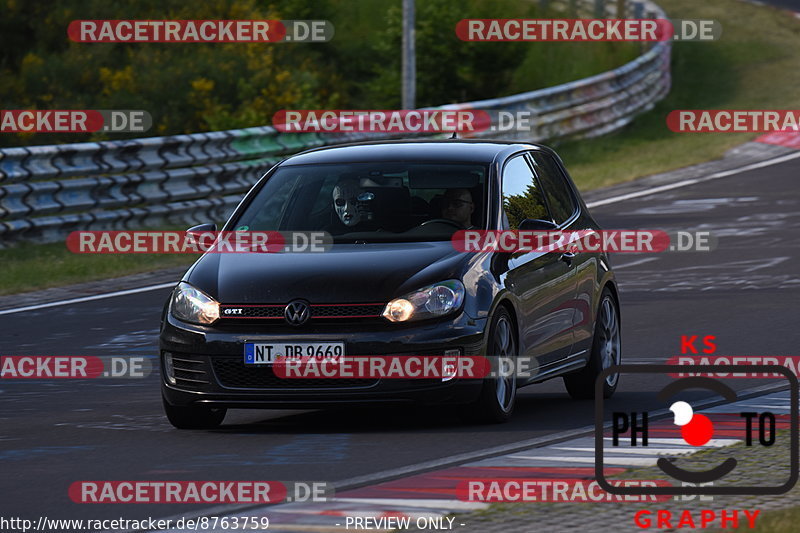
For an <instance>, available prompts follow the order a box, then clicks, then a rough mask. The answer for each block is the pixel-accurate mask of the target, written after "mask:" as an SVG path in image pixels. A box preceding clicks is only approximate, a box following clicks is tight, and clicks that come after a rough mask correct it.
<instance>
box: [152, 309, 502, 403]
mask: <svg viewBox="0 0 800 533" xmlns="http://www.w3.org/2000/svg"><path fill="white" fill-rule="evenodd" d="M485 327H486V319H479V320H473V319H472V318H470V317H468V316H467V315H466V314H465V313H463V312H462V313H459V314H458V315H456V316H455V317H453V318H448V319H445V320H441V321H435V322H425V323H419V324H416V325H415V324H413V323H412V324H409V325H400V324H390V323H369V324H361V325H357V324H351V325H339V324H336V325H315V326H310V327H302V328H293V327H291V326H279V327H275V326H271V325H270V326H260V325H259V326H250V325H248V326H234V327H226V326H219V327H216V326H215V327H205V326H196V325H193V324H186V323H184V322H181V321H179V320H177V319H175V318H174V317H172V316H170V315H169V314H168V313H167V315H166V317H165V320H164V323H163V326H162V330H161V342H160V345H161V375H162V379H161V388H162V392H163V395H164V398H165V400H166V401H167V402H168V403H170V404H171V405H176V406H188V405H205V406H213V407H227V408H276V409H300V408H322V407H334V406H337V405H339V406H341V405H353V404H375V403H376V402H382V403H423V404H457V403H467V402H470V401H472V400H475V399H476V398H477V397H478V394H479V393H480V390H481V387H482V385H483V384H482V381H481V380H476V379H459V378H454V379H451V380H449V381H444V382H443V381H442V380H441V379H353V378H351V379H284V378H279V377H277V376H275V375H274V373H273V372H272V369H271V368H270V367H269V366H258V367H252V366H245V365H244V363H243V357H244V343H245V342H253V341H256V342H258V341H262V342H266V341H275V342H283V341H286V342H289V341H294V342H316V341H343V342H344V343H345V354H346V355H371V356H380V355H426V356H434V355H439V356H440V355H443V354H444V352H445V351H446V350H452V349H456V348H458V349H460V350H461V354H462V355H464V356H470V355H481V354H483V353H485V350H484V329H485ZM165 353H170V354H172V359H173V367H174V372H175V378H176V383H174V384H173V383H169V382H168V381H167V379H166V375H167V374H166V371H165V367H164V354H165Z"/></svg>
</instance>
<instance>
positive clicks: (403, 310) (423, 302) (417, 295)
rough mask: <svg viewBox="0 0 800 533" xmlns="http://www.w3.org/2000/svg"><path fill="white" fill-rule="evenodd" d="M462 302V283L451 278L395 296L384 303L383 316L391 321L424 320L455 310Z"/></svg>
mask: <svg viewBox="0 0 800 533" xmlns="http://www.w3.org/2000/svg"><path fill="white" fill-rule="evenodd" d="M463 302H464V284H463V283H461V282H460V281H458V280H455V279H451V280H448V281H443V282H441V283H436V284H434V285H429V286H427V287H424V288H422V289H419V290H417V291H414V292H412V293H409V294H406V295H405V296H403V297H402V298H395V299H394V300H392V301H391V302H389V303H388V304H386V308H385V309H384V310H383V316H384V317H386V318H388V319H389V320H391V321H392V322H406V321H409V320H425V319H426V318H435V317H439V316H444V315H446V314H449V313H452V312H453V311H457V310H458V309H460V308H461V304H462V303H463Z"/></svg>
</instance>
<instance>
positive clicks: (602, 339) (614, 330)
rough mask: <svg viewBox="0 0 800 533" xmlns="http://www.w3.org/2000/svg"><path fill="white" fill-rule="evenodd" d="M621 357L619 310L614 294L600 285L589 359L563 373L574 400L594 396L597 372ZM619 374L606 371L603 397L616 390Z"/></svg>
mask: <svg viewBox="0 0 800 533" xmlns="http://www.w3.org/2000/svg"><path fill="white" fill-rule="evenodd" d="M621 360H622V336H621V334H620V322H619V311H618V308H617V303H616V300H615V299H614V295H613V294H612V293H611V291H610V290H609V289H608V288H605V289H603V293H602V295H601V297H600V306H599V308H598V311H597V321H596V322H595V327H594V336H593V338H592V353H591V354H590V356H589V362H588V363H587V365H586V366H585V367H584V368H583V369H582V370H580V371H578V372H575V373H573V374H568V375H566V376H564V384H565V385H566V386H567V392H568V393H569V395H570V396H571V397H572V398H574V399H576V400H588V399H591V398H594V383H595V381H596V379H597V376H599V375H600V372H602V371H603V370H605V369H606V368H608V367H610V366H612V365H618V364H620V361H621ZM618 383H619V374H610V375H609V376H608V377H606V379H605V381H604V382H603V398H610V397H611V396H612V395H613V394H614V391H615V390H617V384H618Z"/></svg>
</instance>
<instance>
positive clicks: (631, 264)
mask: <svg viewBox="0 0 800 533" xmlns="http://www.w3.org/2000/svg"><path fill="white" fill-rule="evenodd" d="M656 259H658V257H645V258H644V259H639V260H637V261H631V262H630V263H625V264H624V265H616V266H615V267H614V270H619V269H620V268H628V267H632V266H639V265H643V264H645V263H649V262H650V261H655V260H656Z"/></svg>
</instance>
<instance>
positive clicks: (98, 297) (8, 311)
mask: <svg viewBox="0 0 800 533" xmlns="http://www.w3.org/2000/svg"><path fill="white" fill-rule="evenodd" d="M177 283H178V282H177V281H175V282H172V283H161V284H159V285H149V286H147V287H139V288H137V289H128V290H124V291H115V292H107V293H105V294H95V295H94V296H84V297H82V298H71V299H69V300H59V301H57V302H50V303H46V304H38V305H28V306H26V307H16V308H14V309H6V310H4V311H0V315H11V314H14V313H24V312H25V311H36V310H38V309H46V308H48V307H58V306H61V305H69V304H78V303H82V302H91V301H93V300H103V299H105V298H114V297H115V296H126V295H128V294H136V293H139V292H149V291H156V290H158V289H166V288H168V287H174V286H175V285H177Z"/></svg>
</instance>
